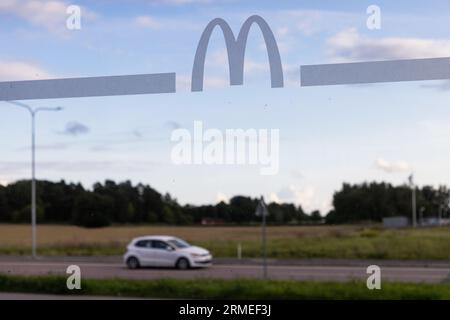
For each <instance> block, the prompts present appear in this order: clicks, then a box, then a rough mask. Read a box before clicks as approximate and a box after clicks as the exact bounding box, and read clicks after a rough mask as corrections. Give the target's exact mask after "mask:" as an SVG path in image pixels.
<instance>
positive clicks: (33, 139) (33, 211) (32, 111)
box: [5, 101, 63, 259]
mask: <svg viewBox="0 0 450 320" xmlns="http://www.w3.org/2000/svg"><path fill="white" fill-rule="evenodd" d="M5 102H7V103H9V104H12V105H15V106H18V107H21V108H24V109H26V110H27V111H28V112H29V113H30V115H31V256H32V258H33V259H36V258H37V249H36V248H37V241H36V238H37V235H36V114H37V113H38V112H40V111H61V110H62V109H63V108H62V107H56V108H37V109H33V108H32V107H30V106H29V105H26V104H24V103H21V102H18V101H5Z"/></svg>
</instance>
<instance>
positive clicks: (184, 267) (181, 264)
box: [176, 258, 190, 270]
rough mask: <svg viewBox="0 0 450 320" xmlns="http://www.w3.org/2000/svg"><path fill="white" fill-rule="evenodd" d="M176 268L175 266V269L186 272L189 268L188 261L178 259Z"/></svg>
mask: <svg viewBox="0 0 450 320" xmlns="http://www.w3.org/2000/svg"><path fill="white" fill-rule="evenodd" d="M176 266H177V269H179V270H187V269H189V267H190V265H189V261H188V259H186V258H181V259H178V261H177V265H176Z"/></svg>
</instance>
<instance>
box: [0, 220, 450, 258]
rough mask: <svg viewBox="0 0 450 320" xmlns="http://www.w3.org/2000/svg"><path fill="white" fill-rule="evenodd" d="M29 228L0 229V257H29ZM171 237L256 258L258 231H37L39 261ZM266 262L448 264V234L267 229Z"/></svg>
mask: <svg viewBox="0 0 450 320" xmlns="http://www.w3.org/2000/svg"><path fill="white" fill-rule="evenodd" d="M30 231H31V230H30V226H29V225H0V254H29V251H30ZM150 234H170V235H174V236H178V237H181V238H184V239H186V240H188V241H190V242H191V243H193V244H196V245H200V246H204V247H206V248H208V249H210V250H211V251H212V253H213V254H214V255H215V256H216V257H235V256H236V251H237V249H236V248H237V245H238V243H241V244H242V249H243V257H258V256H260V252H261V251H260V250H261V247H260V236H261V230H260V228H258V227H168V226H167V227H164V226H113V227H108V228H102V229H84V228H78V227H74V226H55V225H42V226H39V227H38V244H39V254H41V255H120V254H123V252H124V250H125V246H126V244H127V243H128V242H129V241H130V239H132V238H133V237H136V236H142V235H150ZM268 238H269V245H268V254H269V256H270V257H271V258H345V259H436V260H449V259H450V228H448V227H442V228H433V229H427V228H424V229H401V230H384V229H382V228H380V227H362V226H292V227H269V228H268Z"/></svg>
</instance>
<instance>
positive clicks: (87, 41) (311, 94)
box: [0, 0, 450, 213]
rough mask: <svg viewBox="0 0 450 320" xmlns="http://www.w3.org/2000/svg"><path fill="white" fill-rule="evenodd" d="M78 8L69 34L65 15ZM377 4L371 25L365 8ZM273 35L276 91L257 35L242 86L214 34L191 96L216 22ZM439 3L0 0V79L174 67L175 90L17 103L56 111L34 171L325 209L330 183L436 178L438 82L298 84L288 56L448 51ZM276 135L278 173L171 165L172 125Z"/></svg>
mask: <svg viewBox="0 0 450 320" xmlns="http://www.w3.org/2000/svg"><path fill="white" fill-rule="evenodd" d="M70 5H78V6H80V7H81V29H80V30H68V29H67V27H66V20H67V18H68V15H67V13H66V9H67V7H68V6H70ZM370 5H377V6H379V7H380V9H381V29H379V30H370V29H369V28H368V27H367V24H366V21H367V19H368V18H369V15H368V14H367V12H366V10H367V8H368V6H370ZM254 14H258V15H260V16H262V17H263V18H264V19H265V20H266V21H267V22H268V24H269V25H270V27H271V29H272V31H273V32H274V35H275V38H276V40H277V43H278V47H279V49H280V53H281V59H282V63H283V70H284V80H285V87H284V88H277V89H272V88H270V72H269V64H268V62H267V53H266V50H265V47H264V43H263V39H262V37H261V34H260V32H258V31H259V30H257V28H253V29H252V31H251V34H250V37H249V41H248V46H247V52H246V59H245V79H244V85H243V86H232V87H230V85H229V76H228V67H227V59H226V50H225V44H224V41H223V36H222V35H221V33H220V32H218V30H216V31H215V32H214V33H213V36H212V38H211V43H210V46H209V48H208V54H207V60H206V67H205V88H204V91H203V92H201V93H192V92H190V77H191V71H192V64H193V59H194V54H195V51H196V47H197V44H198V40H199V38H200V36H201V34H202V32H203V30H204V28H205V26H206V25H207V24H208V22H209V21H211V20H212V19H214V18H217V17H221V18H223V19H225V20H226V21H227V22H228V23H229V24H230V26H231V28H232V29H233V30H234V31H235V33H238V31H239V29H240V27H241V25H242V23H243V22H244V21H245V20H246V19H247V18H248V17H249V16H251V15H254ZM449 15H450V5H449V3H448V1H438V0H436V1H433V0H430V1H427V2H423V1H417V0H413V1H411V0H410V1H375V0H372V1H365V0H357V1H356V0H355V1H352V0H349V1H345V2H344V1H320V2H319V1H298V0H297V1H261V0H258V1H254V0H246V1H237V0H217V1H216V0H127V1H125V0H98V1H95V2H94V1H74V2H69V1H64V0H53V1H32V0H2V1H1V2H0V43H1V44H2V45H1V50H0V81H13V80H34V79H51V78H66V77H89V76H107V75H126V74H143V73H160V72H176V74H177V93H174V94H161V95H135V96H116V97H95V98H76V99H48V100H29V101H26V103H27V104H29V105H30V106H32V107H41V106H46V107H55V106H62V107H63V108H64V110H63V111H61V112H58V113H42V114H38V118H37V177H38V178H39V179H47V180H52V181H59V180H60V179H64V180H66V181H70V182H81V183H83V185H84V186H86V187H87V188H90V187H92V184H93V183H94V182H97V181H104V180H105V179H113V180H116V181H124V180H131V181H133V182H134V183H138V182H143V183H146V184H150V185H151V186H152V187H154V188H155V189H157V190H159V191H160V192H164V193H165V192H169V193H170V194H171V195H173V196H174V197H175V198H176V199H178V200H179V202H180V203H183V204H185V203H191V204H207V203H216V202H217V201H219V200H227V199H229V198H230V197H232V196H233V195H237V194H240V195H247V196H252V197H257V196H260V195H263V196H264V197H265V198H266V199H267V200H269V201H279V202H293V203H296V204H299V205H302V207H303V208H304V209H305V210H307V211H311V210H315V209H319V210H321V211H322V213H326V212H327V211H328V210H330V208H331V207H332V203H331V201H332V196H333V193H334V192H335V191H336V190H338V189H340V187H341V185H342V183H343V182H349V183H361V182H364V181H388V182H391V183H394V184H403V183H406V181H407V177H408V176H409V175H410V174H411V172H414V176H415V180H416V182H417V183H418V184H419V185H434V186H438V185H440V184H447V185H449V184H450V170H448V169H447V168H448V163H450V147H449V146H450V144H449V142H450V126H449V125H448V123H449V121H450V108H448V107H447V101H448V100H449V98H450V82H446V81H428V82H409V83H385V84H372V85H353V86H326V87H303V88H301V87H300V75H299V68H300V65H307V64H321V63H338V62H355V61H375V60H389V59H408V58H431V57H447V56H450V35H449V32H448V30H450V19H449V17H448V16H449ZM194 121H202V122H203V126H204V127H205V129H207V128H217V129H219V130H226V129H238V128H240V129H250V128H254V129H279V132H280V151H279V159H280V167H279V172H278V174H276V175H270V176H264V175H261V174H260V170H259V169H260V168H259V167H258V166H255V165H235V166H230V165H176V164H174V163H173V161H172V160H171V150H172V148H173V147H174V142H173V141H171V134H172V132H173V130H176V129H178V128H186V129H188V130H190V131H192V130H193V127H194ZM0 137H1V140H0V183H1V184H7V183H11V182H13V181H16V180H19V179H28V178H29V177H30V163H29V161H30V121H29V115H27V113H26V112H25V111H24V110H22V109H20V108H18V107H15V106H12V105H9V104H7V103H5V102H0Z"/></svg>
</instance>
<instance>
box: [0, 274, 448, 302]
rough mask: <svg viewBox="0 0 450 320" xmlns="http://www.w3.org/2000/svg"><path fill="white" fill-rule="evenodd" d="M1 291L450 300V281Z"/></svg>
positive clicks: (35, 283) (30, 284) (28, 283)
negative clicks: (374, 287) (377, 285)
mask: <svg viewBox="0 0 450 320" xmlns="http://www.w3.org/2000/svg"><path fill="white" fill-rule="evenodd" d="M0 292H16V293H41V294H57V295H70V294H72V295H86V296H89V295H95V296H110V297H136V298H168V299H265V300H270V299H283V300H287V299H299V300H300V299H315V300H347V299H348V300H360V299H364V300H373V299H375V300H379V299H382V300H405V299H407V300H412V299H414V300H415V299H419V300H449V299H450V285H449V284H411V283H383V284H382V288H381V290H368V289H367V287H366V285H365V283H364V282H360V281H351V282H313V281H307V282H297V281H276V280H267V281H266V280H255V279H236V280H207V279H201V280H199V279H197V280H182V279H159V280H125V279H83V280H82V288H81V290H73V291H69V290H68V289H67V288H66V278H64V277H61V276H32V277H24V276H9V275H0Z"/></svg>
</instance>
